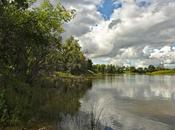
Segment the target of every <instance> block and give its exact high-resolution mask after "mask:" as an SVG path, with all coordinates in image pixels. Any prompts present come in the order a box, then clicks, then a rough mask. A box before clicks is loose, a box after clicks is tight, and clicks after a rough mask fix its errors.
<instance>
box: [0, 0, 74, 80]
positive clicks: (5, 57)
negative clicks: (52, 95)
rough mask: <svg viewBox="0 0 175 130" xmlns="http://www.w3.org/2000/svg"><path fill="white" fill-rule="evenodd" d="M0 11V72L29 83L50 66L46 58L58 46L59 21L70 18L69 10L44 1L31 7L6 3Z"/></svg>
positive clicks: (60, 30) (49, 56)
mask: <svg viewBox="0 0 175 130" xmlns="http://www.w3.org/2000/svg"><path fill="white" fill-rule="evenodd" d="M1 2H2V1H1ZM15 2H17V3H18V2H22V1H15ZM21 6H22V5H21ZM1 12H2V13H1V14H0V62H1V64H0V74H2V75H9V76H13V77H15V78H19V79H20V80H22V81H25V82H28V83H31V82H32V81H33V80H34V79H36V77H37V76H38V75H39V74H41V73H43V72H45V71H47V70H48V69H50V68H53V66H52V64H51V63H53V62H50V60H52V57H53V54H55V53H54V52H55V51H57V49H59V47H60V46H61V33H62V32H63V31H64V29H63V27H62V25H63V23H64V22H67V21H69V20H70V19H71V18H72V12H69V11H66V10H65V8H64V7H62V5H60V4H58V5H57V7H53V6H52V5H51V4H50V3H49V2H48V1H46V2H45V3H44V4H43V5H42V6H41V8H36V9H32V10H23V9H18V7H16V5H15V4H14V3H12V4H10V5H8V4H7V5H6V7H5V8H1Z"/></svg>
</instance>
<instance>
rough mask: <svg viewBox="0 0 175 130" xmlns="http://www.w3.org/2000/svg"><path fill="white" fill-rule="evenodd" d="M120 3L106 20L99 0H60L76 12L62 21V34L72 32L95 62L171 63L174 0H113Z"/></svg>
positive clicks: (172, 53)
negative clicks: (68, 19)
mask: <svg viewBox="0 0 175 130" xmlns="http://www.w3.org/2000/svg"><path fill="white" fill-rule="evenodd" d="M119 2H120V4H121V6H120V8H116V9H115V10H114V11H113V14H112V16H111V18H110V19H109V20H105V19H104V18H103V17H102V14H100V12H99V11H98V9H97V7H98V6H99V5H100V4H101V3H103V1H102V0H95V1H94V0H83V1H82V0H63V1H62V3H63V5H64V6H65V7H66V8H68V9H76V10H77V15H76V17H75V19H73V20H72V21H71V22H69V23H67V24H65V28H66V32H65V33H64V35H63V36H64V37H69V36H70V35H74V36H75V37H77V38H78V39H79V40H80V44H81V46H82V49H83V50H84V51H85V52H87V53H88V54H87V55H88V56H89V57H90V58H93V61H94V62H96V63H98V62H99V63H100V62H102V63H104V61H106V63H113V64H120V65H125V64H126V65H128V64H129V65H136V66H141V65H142V66H145V65H149V64H155V65H158V64H160V63H161V62H164V63H174V62H175V61H174V59H175V51H174V49H173V46H172V45H173V42H174V40H175V13H174V11H175V1H174V0H166V1H165V0H115V1H114V4H115V3H119Z"/></svg>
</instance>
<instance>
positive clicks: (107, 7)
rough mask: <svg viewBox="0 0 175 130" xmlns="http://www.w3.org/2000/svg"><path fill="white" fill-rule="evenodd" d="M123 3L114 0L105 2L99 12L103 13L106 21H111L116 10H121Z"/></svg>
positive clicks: (100, 6) (99, 7)
mask: <svg viewBox="0 0 175 130" xmlns="http://www.w3.org/2000/svg"><path fill="white" fill-rule="evenodd" d="M121 7H122V3H121V2H119V1H115V2H114V1H113V0H104V1H103V2H102V3H101V5H99V6H98V7H97V8H98V11H99V12H100V13H101V15H102V16H103V18H104V19H105V20H109V19H110V17H111V15H112V14H113V11H114V9H117V8H121Z"/></svg>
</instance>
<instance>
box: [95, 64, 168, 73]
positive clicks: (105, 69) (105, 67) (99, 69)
mask: <svg viewBox="0 0 175 130" xmlns="http://www.w3.org/2000/svg"><path fill="white" fill-rule="evenodd" d="M160 70H165V68H163V67H156V66H154V65H149V66H148V67H145V68H142V67H139V68H136V67H134V66H131V67H125V66H117V65H112V64H96V65H93V67H92V71H93V72H95V73H101V74H122V73H139V74H145V73H152V72H155V71H160Z"/></svg>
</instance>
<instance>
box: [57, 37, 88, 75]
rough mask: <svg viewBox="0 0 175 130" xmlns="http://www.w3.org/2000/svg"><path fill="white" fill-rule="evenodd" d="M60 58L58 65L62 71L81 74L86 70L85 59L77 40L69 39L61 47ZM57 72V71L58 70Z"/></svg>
mask: <svg viewBox="0 0 175 130" xmlns="http://www.w3.org/2000/svg"><path fill="white" fill-rule="evenodd" d="M59 53H60V58H58V61H59V62H58V65H61V68H63V70H64V71H69V72H71V73H72V74H78V73H81V72H83V71H84V70H85V69H87V68H86V58H85V56H84V54H83V52H82V51H81V47H80V46H79V44H78V40H76V39H74V37H70V38H69V39H67V40H66V41H65V43H64V44H63V45H62V46H61V48H60V50H59ZM58 71H59V70H58Z"/></svg>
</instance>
